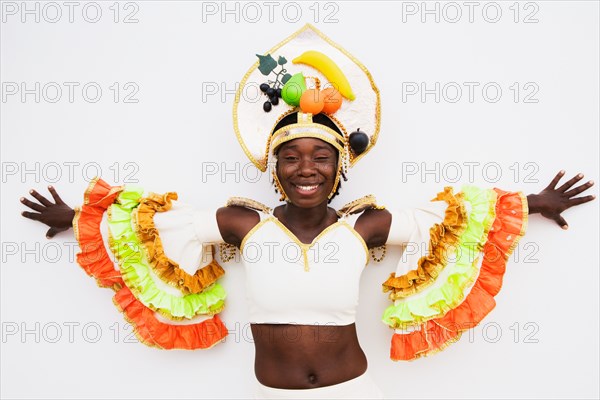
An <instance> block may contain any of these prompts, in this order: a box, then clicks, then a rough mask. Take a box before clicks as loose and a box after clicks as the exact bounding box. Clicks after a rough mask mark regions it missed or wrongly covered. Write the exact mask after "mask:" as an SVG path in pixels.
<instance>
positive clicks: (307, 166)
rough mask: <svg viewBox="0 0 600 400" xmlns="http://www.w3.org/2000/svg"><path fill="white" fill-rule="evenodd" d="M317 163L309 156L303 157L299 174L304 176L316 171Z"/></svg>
mask: <svg viewBox="0 0 600 400" xmlns="http://www.w3.org/2000/svg"><path fill="white" fill-rule="evenodd" d="M316 165H317V163H315V162H314V161H313V160H311V159H309V158H303V159H301V160H300V165H299V166H298V174H299V175H302V176H310V175H314V174H315V173H316V170H317V168H316Z"/></svg>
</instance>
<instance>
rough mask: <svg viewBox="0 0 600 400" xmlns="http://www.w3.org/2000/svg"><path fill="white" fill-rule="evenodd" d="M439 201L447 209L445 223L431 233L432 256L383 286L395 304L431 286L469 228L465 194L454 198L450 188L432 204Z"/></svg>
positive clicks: (421, 259) (392, 276) (438, 225)
mask: <svg viewBox="0 0 600 400" xmlns="http://www.w3.org/2000/svg"><path fill="white" fill-rule="evenodd" d="M440 200H444V201H445V202H446V203H448V207H447V208H446V212H445V215H444V220H443V221H442V223H440V224H435V225H434V226H432V227H431V229H430V230H429V236H430V239H429V249H430V251H429V253H428V254H427V255H426V256H423V257H421V258H420V259H419V261H418V266H417V268H416V269H414V270H412V271H409V272H408V273H406V274H404V275H401V276H396V274H394V273H392V274H390V277H389V279H388V280H387V281H385V282H384V283H383V291H384V292H388V291H391V293H390V299H392V300H396V299H399V298H404V297H408V296H410V295H413V294H415V293H418V292H420V291H421V290H423V289H425V288H426V287H428V286H429V285H431V284H432V283H433V282H434V281H435V279H436V278H437V276H438V275H439V273H440V271H441V270H442V269H443V268H444V266H445V265H446V264H447V261H448V260H447V259H448V254H449V250H448V249H449V248H450V247H456V245H457V243H458V240H459V237H460V235H461V234H462V233H463V232H464V230H465V228H466V226H467V217H468V216H467V211H466V209H465V204H464V198H463V194H462V193H457V194H456V195H455V194H454V193H453V190H452V187H450V186H447V187H445V188H444V191H443V192H440V193H438V194H437V196H436V197H435V198H434V199H432V200H431V201H440Z"/></svg>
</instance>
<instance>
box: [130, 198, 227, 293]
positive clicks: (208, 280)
mask: <svg viewBox="0 0 600 400" xmlns="http://www.w3.org/2000/svg"><path fill="white" fill-rule="evenodd" d="M171 200H177V193H174V192H169V193H165V194H163V195H159V194H156V193H150V195H148V197H144V198H142V199H140V205H139V207H138V208H137V211H134V213H135V217H134V218H133V219H134V221H135V230H136V233H137V236H138V238H139V239H140V241H141V243H142V245H143V246H144V248H145V249H146V254H147V256H148V262H149V263H150V266H151V267H152V269H153V271H154V272H155V273H156V275H158V276H159V277H160V278H161V279H162V280H163V281H164V282H166V283H168V284H170V285H172V286H175V287H176V288H178V289H180V290H181V291H182V292H183V293H186V294H189V293H200V292H202V291H203V290H205V289H206V288H207V287H209V286H210V285H212V284H213V283H214V282H216V281H217V279H219V278H220V277H221V276H222V275H223V274H224V273H225V271H224V270H223V268H221V266H220V265H219V264H218V263H217V262H216V261H215V260H214V259H213V260H212V261H211V262H210V263H209V264H208V265H206V266H204V267H202V268H200V269H199V270H197V271H196V273H195V274H194V275H190V274H188V273H187V272H185V271H184V270H183V269H181V268H180V267H179V264H178V263H176V262H175V261H173V260H171V259H170V258H169V257H167V255H166V254H165V251H164V247H163V245H162V241H161V239H160V235H159V233H158V230H157V229H156V226H155V225H154V214H156V213H157V212H164V211H168V210H170V209H171V207H172V203H171Z"/></svg>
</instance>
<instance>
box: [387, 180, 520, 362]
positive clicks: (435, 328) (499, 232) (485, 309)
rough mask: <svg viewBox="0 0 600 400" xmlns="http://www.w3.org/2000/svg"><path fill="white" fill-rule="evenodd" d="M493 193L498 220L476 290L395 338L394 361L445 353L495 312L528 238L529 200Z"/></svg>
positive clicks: (490, 237)
mask: <svg viewBox="0 0 600 400" xmlns="http://www.w3.org/2000/svg"><path fill="white" fill-rule="evenodd" d="M494 190H495V191H496V193H497V194H498V200H497V203H496V218H495V219H494V222H493V225H492V228H491V229H490V232H489V234H488V239H487V242H486V243H485V245H484V247H483V261H482V264H481V269H480V272H479V277H478V278H477V281H476V282H475V284H474V286H473V288H472V289H471V291H470V292H469V294H468V295H467V297H466V298H465V300H464V301H463V302H462V303H461V304H460V305H459V306H458V307H456V308H455V309H453V310H450V311H448V313H446V315H444V316H443V317H441V318H437V319H433V320H430V321H427V322H426V323H425V324H422V325H420V326H419V328H420V329H419V330H416V331H413V332H410V333H407V334H398V333H396V334H394V336H393V337H392V346H391V350H390V357H391V358H392V359H393V360H395V361H398V360H414V359H416V358H419V357H421V356H426V355H429V354H432V353H435V352H437V351H440V350H442V349H444V348H445V347H446V346H448V345H449V344H451V343H454V342H455V341H457V340H458V339H459V338H460V334H461V333H462V332H463V331H465V330H467V329H470V328H473V327H475V326H477V325H478V324H479V323H480V322H481V321H482V320H483V318H485V316H486V315H487V314H489V312H490V311H492V310H493V309H494V307H495V305H496V302H495V300H494V296H495V295H496V294H498V292H499V291H500V289H501V287H502V278H503V276H504V272H505V271H506V262H507V260H508V257H509V256H510V254H511V253H512V251H513V250H514V249H515V247H516V246H517V243H518V241H519V239H520V238H521V237H522V236H523V235H524V234H525V229H526V228H527V217H528V210H527V199H526V198H525V196H524V195H523V194H522V193H520V192H519V193H509V192H505V191H502V190H500V189H496V188H494Z"/></svg>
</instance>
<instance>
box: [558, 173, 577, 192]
mask: <svg viewBox="0 0 600 400" xmlns="http://www.w3.org/2000/svg"><path fill="white" fill-rule="evenodd" d="M582 178H583V174H577V175H575V176H574V177H572V178H571V179H569V180H568V181H567V182H565V183H564V184H563V185H562V186H561V187H559V188H558V189H556V190H557V191H559V192H564V191H565V190H567V189H569V188H570V187H571V186H573V185H574V184H575V183H577V182H579V181H580V180H581V179H582Z"/></svg>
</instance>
